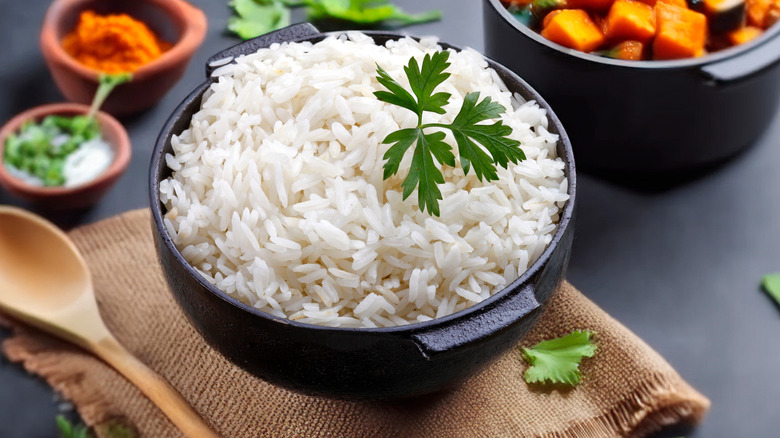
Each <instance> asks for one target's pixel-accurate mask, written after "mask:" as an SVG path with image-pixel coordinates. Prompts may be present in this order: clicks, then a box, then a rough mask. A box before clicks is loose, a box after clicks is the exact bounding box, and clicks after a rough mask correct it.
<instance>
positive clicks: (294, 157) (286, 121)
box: [160, 33, 568, 327]
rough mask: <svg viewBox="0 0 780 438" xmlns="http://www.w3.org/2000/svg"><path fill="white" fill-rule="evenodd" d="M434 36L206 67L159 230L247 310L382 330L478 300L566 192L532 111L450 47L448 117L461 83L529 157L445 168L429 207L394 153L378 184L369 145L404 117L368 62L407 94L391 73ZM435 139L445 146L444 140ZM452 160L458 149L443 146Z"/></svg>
mask: <svg viewBox="0 0 780 438" xmlns="http://www.w3.org/2000/svg"><path fill="white" fill-rule="evenodd" d="M436 50H441V48H440V47H439V46H438V45H437V41H436V40H435V39H432V38H429V39H423V40H422V41H420V42H416V41H414V40H413V39H410V38H407V39H402V40H399V41H395V42H392V41H391V42H389V43H387V45H386V46H377V45H375V44H374V43H373V40H372V39H371V38H369V37H368V36H366V35H364V34H360V33H349V34H346V35H341V36H340V37H338V38H336V37H330V38H328V39H326V40H324V41H322V42H319V43H317V44H314V45H312V44H310V43H292V44H288V43H285V44H281V45H279V44H275V45H273V46H272V47H270V48H269V49H263V50H260V51H259V52H257V53H255V54H252V55H248V56H242V57H239V58H238V59H236V62H235V63H231V64H227V65H224V66H222V67H219V68H218V69H217V70H216V71H215V72H214V76H216V77H218V80H217V81H216V82H215V83H214V84H213V85H212V86H211V87H210V89H209V90H208V91H207V92H206V94H205V95H204V97H203V101H202V106H201V109H200V111H198V112H197V113H196V114H195V115H194V116H193V117H192V122H191V125H190V127H189V128H188V129H187V130H185V131H184V132H183V133H182V134H181V135H179V136H174V138H173V140H172V143H173V150H174V154H173V155H168V156H167V157H166V160H167V164H168V166H169V167H170V168H171V169H172V170H173V176H172V177H171V178H169V179H167V180H165V181H163V182H162V183H161V184H160V192H161V197H162V201H163V202H164V203H165V206H166V208H167V213H166V215H165V224H166V227H167V229H168V231H169V233H170V234H171V236H172V238H173V241H174V242H175V244H176V246H177V248H179V250H180V251H181V253H182V254H183V256H184V257H185V258H186V259H187V261H189V262H190V263H191V264H192V265H193V266H194V267H195V268H196V269H197V270H198V271H199V272H200V273H201V274H202V275H203V276H204V277H205V278H206V279H207V280H208V281H210V282H211V283H213V284H214V285H215V286H216V287H217V288H219V289H221V290H222V291H224V292H226V293H227V294H229V295H230V296H232V297H234V298H237V299H239V300H241V301H242V302H244V303H247V304H249V305H251V306H254V307H256V308H258V309H261V310H263V311H266V312H268V313H270V314H273V315H277V316H280V317H284V318H289V319H292V320H297V321H300V322H305V323H310V324H320V325H327V326H342V327H385V326H394V325H402V324H409V323H414V322H419V321H427V320H430V319H432V318H438V317H442V316H445V315H449V314H451V313H454V312H458V311H460V310H463V309H465V308H467V307H469V306H471V305H473V304H475V303H479V302H480V301H482V300H484V299H486V298H488V297H489V296H490V295H491V294H492V293H494V292H497V291H499V290H501V289H502V288H503V287H504V286H505V285H506V284H508V283H509V282H511V281H512V280H514V279H516V278H517V277H518V276H519V275H520V274H522V273H523V272H524V271H525V270H526V269H527V268H528V267H529V266H530V265H531V264H532V263H533V262H534V261H535V260H536V259H537V258H538V257H539V256H540V255H541V254H542V252H543V251H544V249H545V247H546V246H547V245H548V244H549V242H550V240H551V238H552V235H553V233H554V232H555V229H556V224H557V222H558V219H559V214H560V212H561V209H562V207H563V204H564V203H565V201H566V200H567V199H568V195H567V181H566V178H565V176H564V172H563V169H564V162H563V161H562V160H561V159H560V158H557V157H556V151H555V146H556V143H557V141H558V137H557V136H556V135H553V134H551V133H549V132H548V131H547V124H548V120H547V117H546V113H545V111H544V110H543V109H540V108H539V106H538V105H537V104H536V103H535V102H525V103H523V102H522V101H521V100H520V99H519V96H512V95H511V93H510V92H508V91H507V89H506V87H505V85H504V84H503V83H502V82H501V80H500V79H499V77H498V76H497V74H496V73H495V71H493V70H491V69H488V68H487V63H486V62H485V60H484V58H483V57H482V56H481V55H480V54H478V53H476V52H474V51H471V50H466V51H463V52H453V53H452V54H451V55H450V62H451V63H452V65H451V66H450V67H449V69H448V70H447V71H448V72H450V73H452V76H451V77H450V78H449V79H448V80H447V81H445V82H444V83H443V84H442V85H440V86H439V88H437V91H445V92H449V93H452V98H451V99H450V102H449V104H448V105H447V106H446V107H445V109H446V110H447V113H446V114H444V115H438V114H433V113H426V114H425V122H439V123H450V122H452V120H453V118H454V116H455V114H456V113H457V111H458V110H459V109H460V106H461V103H462V101H463V97H464V96H465V95H466V93H467V92H470V91H475V90H476V91H480V92H481V93H482V94H481V98H484V97H485V96H490V97H492V98H493V100H495V101H498V102H499V103H501V104H502V105H504V107H506V108H507V112H506V113H505V115H504V116H503V120H504V123H505V124H507V125H509V126H511V127H512V128H513V129H514V132H513V134H512V137H513V138H515V139H517V140H520V141H521V142H522V149H523V151H524V152H525V154H526V156H527V159H526V160H525V161H523V162H521V163H520V164H519V165H512V164H510V167H509V170H505V169H499V176H500V180H499V181H496V182H492V183H482V182H480V181H479V180H478V179H477V178H476V177H475V176H474V172H473V171H472V172H470V174H469V175H468V176H464V175H463V171H462V170H461V168H460V167H456V168H450V167H446V166H445V170H444V176H445V179H446V182H445V184H444V185H442V186H440V188H441V191H442V194H443V197H444V199H443V200H442V201H441V202H440V206H441V217H432V216H431V215H429V214H428V213H427V212H426V213H422V212H420V209H419V208H418V206H417V192H416V191H415V192H414V193H413V194H412V195H411V196H410V197H409V198H408V199H407V200H406V201H403V200H402V196H401V193H402V188H401V182H402V180H403V178H404V177H405V176H406V174H407V173H408V170H409V165H410V160H411V155H412V154H411V151H408V152H407V154H406V157H405V158H404V161H403V162H402V165H401V168H400V170H399V173H398V175H396V176H394V177H392V178H390V179H389V180H387V181H383V180H382V165H383V164H384V160H382V156H383V154H384V153H385V151H386V150H387V148H388V145H383V144H381V141H382V140H383V139H384V138H385V136H387V135H388V134H389V133H391V132H393V131H395V130H398V129H400V128H409V127H414V126H416V115H415V114H413V113H412V112H411V111H408V110H406V109H403V108H401V107H398V106H394V105H390V104H386V103H384V102H381V101H379V100H377V99H376V98H375V97H374V95H373V94H372V93H373V92H374V91H376V90H381V89H383V87H382V86H381V85H379V83H378V82H377V81H376V78H375V77H376V64H377V63H378V64H380V65H381V66H382V67H383V68H384V69H385V70H387V72H388V73H389V74H390V75H391V76H392V77H394V78H395V79H396V80H398V81H399V82H400V83H401V84H402V85H404V86H405V87H406V88H407V89H409V85H408V81H407V80H406V76H405V74H404V73H403V67H404V65H406V63H407V62H408V61H409V58H410V57H411V56H414V57H416V58H417V59H418V61H421V60H422V57H423V56H424V54H425V53H430V52H432V51H436ZM447 141H448V142H450V144H452V145H453V151H454V152H455V151H457V148H456V146H455V143H454V140H453V138H452V137H451V135H450V134H449V133H448V134H447ZM455 155H456V156H457V152H456V153H455Z"/></svg>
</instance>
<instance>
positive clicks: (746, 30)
mask: <svg viewBox="0 0 780 438" xmlns="http://www.w3.org/2000/svg"><path fill="white" fill-rule="evenodd" d="M762 33H764V31H763V30H761V29H759V28H757V27H753V26H745V27H742V28H739V29H737V30H735V31H732V32H729V35H728V37H729V42H731V44H732V45H735V46H737V45H740V44H745V43H746V42H748V41H750V40H752V39H755V38H758V37H759V36H761V34H762Z"/></svg>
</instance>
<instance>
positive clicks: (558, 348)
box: [522, 330, 596, 386]
mask: <svg viewBox="0 0 780 438" xmlns="http://www.w3.org/2000/svg"><path fill="white" fill-rule="evenodd" d="M591 336H593V332H591V331H588V330H584V331H580V330H575V331H573V332H571V333H570V334H568V335H566V336H564V337H562V338H555V339H550V340H548V341H542V342H540V343H538V344H536V345H535V346H533V347H532V348H523V349H522V354H523V358H524V359H525V360H526V361H528V363H529V364H531V366H530V367H528V369H527V370H525V374H524V375H523V378H524V379H525V381H526V383H544V382H545V381H550V382H551V383H565V384H568V385H571V386H574V385H576V384H578V383H580V361H581V360H582V358H583V357H593V355H594V354H595V353H596V345H595V344H594V343H593V342H591V340H590V338H591Z"/></svg>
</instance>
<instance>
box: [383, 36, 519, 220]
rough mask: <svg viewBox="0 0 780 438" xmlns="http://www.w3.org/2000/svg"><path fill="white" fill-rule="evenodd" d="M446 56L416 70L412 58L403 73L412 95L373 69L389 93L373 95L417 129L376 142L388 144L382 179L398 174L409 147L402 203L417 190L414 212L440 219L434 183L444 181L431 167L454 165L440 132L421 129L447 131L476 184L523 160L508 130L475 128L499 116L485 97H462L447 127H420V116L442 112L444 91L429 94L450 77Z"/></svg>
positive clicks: (498, 107) (432, 58) (495, 106)
mask: <svg viewBox="0 0 780 438" xmlns="http://www.w3.org/2000/svg"><path fill="white" fill-rule="evenodd" d="M449 55H450V53H449V52H447V51H444V52H435V53H433V54H432V55H431V54H428V55H425V57H424V58H423V61H422V66H420V65H419V64H418V62H417V60H416V59H414V58H411V59H410V60H409V63H408V64H407V65H406V67H404V72H405V73H406V76H407V78H408V79H409V85H410V86H411V88H412V93H413V94H414V96H412V94H410V93H409V92H408V91H406V90H405V89H404V88H403V87H402V86H401V84H399V83H398V82H397V81H396V80H395V79H393V78H392V77H390V75H389V74H388V73H387V72H386V71H385V70H384V69H383V68H382V67H380V66H379V65H377V73H378V76H377V80H378V81H379V83H380V84H382V85H383V86H384V87H385V88H387V89H388V90H389V91H384V90H382V91H375V92H374V95H375V96H376V97H377V99H379V100H381V101H383V102H387V103H390V104H393V105H398V106H401V107H403V108H406V109H408V110H409V111H412V112H414V113H415V114H417V127H415V128H407V129H401V130H398V131H395V132H393V133H391V134H390V135H388V136H387V137H386V138H385V139H384V140H383V141H382V143H384V144H392V146H391V147H390V149H388V150H387V152H386V153H385V155H384V157H383V159H385V160H387V162H386V163H385V164H384V167H383V169H384V179H388V178H390V177H391V176H392V175H395V174H396V173H397V172H398V168H399V166H400V164H401V160H402V159H403V157H404V154H405V153H406V151H407V150H408V149H409V148H410V147H411V146H412V145H415V148H414V152H413V156H412V164H411V168H410V169H409V173H408V174H407V175H406V178H405V179H404V181H403V183H402V184H401V186H402V187H403V189H404V190H403V198H404V199H406V198H408V197H409V195H411V194H412V192H413V191H414V189H415V188H417V189H418V191H417V204H418V205H419V206H420V209H421V210H422V211H425V210H426V209H427V210H428V213H429V214H432V215H434V216H439V215H440V211H439V201H440V200H441V199H442V194H441V191H440V190H439V188H438V184H443V183H444V176H443V175H442V172H441V170H440V169H439V166H438V165H437V164H436V162H438V163H439V164H446V165H448V166H451V167H455V165H456V163H455V155H454V154H453V153H452V147H451V146H450V145H449V144H448V143H446V142H445V141H444V139H445V137H446V135H445V133H444V132H442V131H434V132H431V133H426V132H425V130H426V129H430V128H441V129H448V130H449V131H450V132H451V133H452V135H453V137H454V138H455V143H456V144H457V146H458V155H459V156H460V165H461V167H462V168H463V172H464V173H465V174H468V173H469V171H470V170H471V169H472V168H473V169H474V173H475V174H476V175H477V178H479V180H480V181H482V180H486V181H495V180H497V179H498V173H497V171H496V165H498V166H501V167H503V168H507V166H508V165H509V162H510V161H511V162H512V163H518V162H520V161H522V160H524V159H525V154H524V153H523V151H522V149H520V142H519V141H517V140H514V139H511V138H509V135H510V134H511V133H512V128H510V127H509V126H506V125H504V123H503V122H502V121H501V120H499V121H497V122H494V123H493V124H480V123H481V122H484V121H487V120H493V119H496V118H499V117H501V114H503V113H504V111H506V108H504V107H503V106H502V105H501V104H499V103H497V102H493V101H492V100H491V98H490V97H486V98H485V99H483V100H481V101H480V100H479V92H471V93H468V94H466V97H465V98H464V99H463V104H462V106H461V108H460V111H459V112H458V114H457V115H456V116H455V119H454V120H453V122H452V123H451V124H444V123H425V124H424V123H423V113H424V112H425V111H429V112H433V113H436V114H445V113H446V111H445V109H444V105H446V104H447V102H448V101H449V99H450V97H452V95H451V94H450V93H444V92H438V93H434V90H435V89H436V87H437V86H439V85H440V84H441V83H442V82H444V81H445V80H447V78H449V77H450V74H449V73H446V72H445V70H446V69H447V67H449V66H450V63H449V61H448V59H449ZM486 151H487V152H486Z"/></svg>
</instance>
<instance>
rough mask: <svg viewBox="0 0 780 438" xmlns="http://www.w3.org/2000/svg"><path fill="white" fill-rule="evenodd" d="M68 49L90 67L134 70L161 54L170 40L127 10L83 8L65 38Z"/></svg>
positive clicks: (168, 46)
mask: <svg viewBox="0 0 780 438" xmlns="http://www.w3.org/2000/svg"><path fill="white" fill-rule="evenodd" d="M62 47H63V48H64V49H65V51H66V52H67V53H68V54H70V55H71V56H72V57H74V58H75V59H76V60H78V61H79V62H80V63H82V64H84V65H86V66H87V67H91V68H94V69H96V70H100V71H102V72H105V73H123V72H134V71H135V70H137V69H138V68H139V67H141V66H142V65H144V64H147V63H149V62H151V61H153V60H155V59H157V58H159V57H160V55H162V54H163V53H164V52H165V51H166V50H168V48H170V44H169V43H166V42H164V41H161V40H159V39H158V38H157V36H156V35H155V34H154V33H153V32H152V31H151V30H150V29H149V28H148V27H147V26H146V25H145V24H144V23H142V22H140V21H138V20H135V19H133V18H131V17H130V16H129V15H127V14H109V15H98V14H96V13H95V12H93V11H84V12H82V13H81V16H80V17H79V22H78V24H77V25H76V28H75V29H74V30H73V31H72V32H71V33H69V34H68V35H66V36H65V38H64V39H63V40H62Z"/></svg>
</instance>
